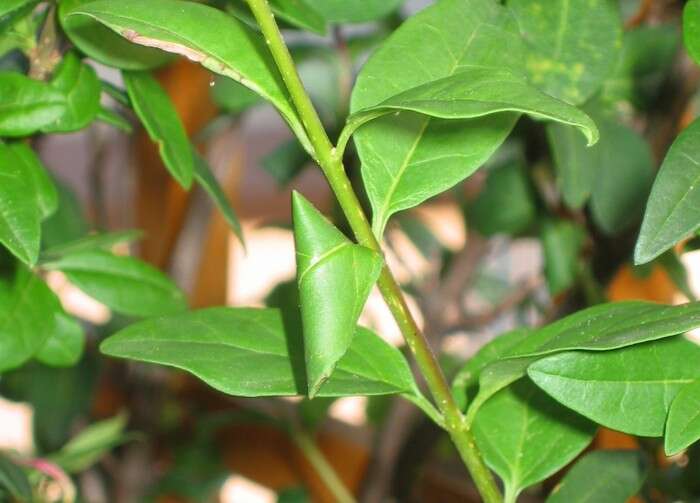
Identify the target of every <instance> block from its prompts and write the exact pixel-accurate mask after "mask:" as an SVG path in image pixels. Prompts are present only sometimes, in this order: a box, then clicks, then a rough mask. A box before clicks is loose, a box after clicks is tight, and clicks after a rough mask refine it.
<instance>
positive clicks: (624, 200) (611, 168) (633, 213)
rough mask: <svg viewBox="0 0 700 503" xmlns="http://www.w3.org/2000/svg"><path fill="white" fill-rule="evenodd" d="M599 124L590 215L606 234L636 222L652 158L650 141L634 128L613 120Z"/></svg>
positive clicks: (649, 178) (650, 179)
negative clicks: (599, 132)
mask: <svg viewBox="0 0 700 503" xmlns="http://www.w3.org/2000/svg"><path fill="white" fill-rule="evenodd" d="M600 124H601V132H602V135H603V136H602V139H601V141H600V143H599V144H598V145H597V148H598V154H599V156H598V157H597V161H598V166H597V168H596V166H595V165H589V166H588V169H591V170H593V171H594V173H595V175H596V176H595V180H594V181H593V192H592V194H591V214H592V215H593V220H594V221H595V222H596V224H597V225H598V226H599V227H600V228H601V229H602V230H603V231H604V232H605V233H607V234H615V233H618V232H621V231H623V230H625V229H627V228H629V227H630V226H632V225H635V224H637V223H638V222H639V221H640V220H641V218H642V215H643V213H644V203H645V202H646V199H647V196H648V195H649V190H650V188H651V184H652V182H653V180H654V165H653V164H654V161H653V158H652V153H651V148H650V147H649V144H648V143H647V142H646V140H644V138H643V137H641V136H640V135H639V134H638V133H636V132H635V131H634V130H632V129H630V128H629V127H627V126H624V125H622V124H618V123H615V122H612V121H609V120H608V121H604V122H603V123H600Z"/></svg>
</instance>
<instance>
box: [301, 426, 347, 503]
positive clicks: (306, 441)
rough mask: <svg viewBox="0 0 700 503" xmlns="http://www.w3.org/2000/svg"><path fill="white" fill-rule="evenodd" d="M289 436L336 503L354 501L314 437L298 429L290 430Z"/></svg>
mask: <svg viewBox="0 0 700 503" xmlns="http://www.w3.org/2000/svg"><path fill="white" fill-rule="evenodd" d="M291 436H292V439H293V440H294V443H295V444H296V445H297V447H299V449H300V450H301V452H303V453H304V456H305V457H306V459H307V460H308V462H309V463H311V466H313V467H314V470H316V473H317V474H318V476H319V477H321V480H323V483H324V484H325V485H326V487H327V488H328V490H329V491H330V492H331V493H332V494H333V498H334V500H335V501H337V502H338V503H355V498H354V497H353V496H352V494H350V491H348V489H347V488H346V487H345V484H343V481H342V480H340V478H339V477H338V474H337V473H336V472H335V470H334V469H333V467H332V466H331V465H330V463H329V462H328V459H326V457H325V456H324V455H323V453H322V452H321V450H320V449H319V448H318V446H317V445H316V442H315V441H314V439H313V438H311V437H310V436H309V434H308V433H306V432H304V431H300V430H295V431H292V434H291Z"/></svg>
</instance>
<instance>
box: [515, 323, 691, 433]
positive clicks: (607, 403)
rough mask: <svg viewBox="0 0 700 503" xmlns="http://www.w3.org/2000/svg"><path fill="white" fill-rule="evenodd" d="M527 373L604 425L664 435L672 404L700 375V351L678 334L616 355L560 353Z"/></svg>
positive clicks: (555, 394)
mask: <svg viewBox="0 0 700 503" xmlns="http://www.w3.org/2000/svg"><path fill="white" fill-rule="evenodd" d="M527 373H528V375H529V376H530V378H531V379H532V380H533V381H534V382H535V383H536V384H537V385H538V386H539V387H540V388H542V389H543V390H544V391H546V392H547V393H548V394H549V395H550V396H552V397H553V398H554V399H555V400H557V401H558V402H560V403H562V404H564V405H566V406H567V407H569V408H571V409H573V410H575V411H577V412H579V413H580V414H583V415H584V416H586V417H588V418H590V419H592V420H593V421H596V422H597V423H600V424H602V425H603V426H606V427H608V428H612V429H614V430H618V431H622V432H625V433H630V434H632V435H640V436H648V437H660V436H661V435H663V433H664V425H665V423H666V416H667V415H668V411H669V408H670V406H671V402H672V401H673V399H674V398H675V396H676V395H677V394H678V392H679V391H681V390H682V389H683V388H684V387H685V386H686V385H688V384H690V383H692V382H693V381H694V380H696V379H698V378H699V377H700V348H699V347H698V346H696V345H695V344H693V343H692V342H689V341H688V340H686V339H685V338H683V337H682V336H678V337H674V338H670V339H668V340H664V341H654V342H649V343H646V344H639V345H636V346H631V347H627V348H622V349H618V350H615V351H604V352H583V351H576V352H567V353H560V354H556V355H553V356H548V357H546V358H543V359H541V360H538V361H537V362H535V363H533V364H532V365H530V367H529V368H528V371H527Z"/></svg>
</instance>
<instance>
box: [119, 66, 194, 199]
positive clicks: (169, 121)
mask: <svg viewBox="0 0 700 503" xmlns="http://www.w3.org/2000/svg"><path fill="white" fill-rule="evenodd" d="M123 76H124V84H125V85H126V90H127V92H128V93H129V98H131V103H132V104H133V107H134V111H135V112H136V115H138V117H139V119H140V120H141V123H142V124H143V125H144V127H145V128H146V131H148V135H149V136H150V137H151V139H152V140H153V141H154V142H156V143H157V144H158V148H159V149H160V156H161V158H162V159H163V162H164V163H165V166H166V167H167V168H168V171H170V173H171V174H172V175H173V177H174V178H175V179H176V180H177V181H178V182H179V183H180V185H182V186H183V187H185V188H189V187H190V185H191V184H192V178H193V176H194V157H193V154H192V148H191V147H190V141H189V139H188V138H187V132H186V131H185V126H183V124H182V121H181V120H180V117H179V116H178V114H177V110H175V105H173V103H172V101H170V97H169V96H168V95H167V94H166V92H165V90H164V89H163V88H162V87H161V86H160V84H159V83H158V81H157V80H156V79H155V78H154V77H153V76H152V75H151V74H150V73H148V72H123Z"/></svg>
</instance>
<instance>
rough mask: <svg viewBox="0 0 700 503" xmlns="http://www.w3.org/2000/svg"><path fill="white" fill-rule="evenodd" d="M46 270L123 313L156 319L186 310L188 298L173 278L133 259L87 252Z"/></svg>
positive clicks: (49, 263)
mask: <svg viewBox="0 0 700 503" xmlns="http://www.w3.org/2000/svg"><path fill="white" fill-rule="evenodd" d="M43 267H44V269H48V270H58V271H61V272H63V273H64V274H65V275H66V276H67V277H68V279H69V280H70V281H71V283H73V284H74V285H75V286H77V287H78V288H80V289H81V290H82V291H84V292H85V293H86V294H88V295H89V296H91V297H93V298H94V299H96V300H98V301H100V302H102V303H104V304H106V305H107V306H108V307H110V308H112V309H114V310H115V311H118V312H120V313H124V314H130V315H133V316H157V315H160V314H167V313H173V312H178V311H182V310H184V309H185V308H186V303H185V296H184V295H183V294H182V292H181V291H180V290H178V288H177V287H176V286H175V285H174V284H173V282H172V281H171V280H170V278H168V277H167V276H165V275H164V274H163V273H162V272H160V271H159V270H157V269H156V268H154V267H153V266H151V265H148V264H146V263H145V262H141V261H140V260H137V259H134V258H131V257H122V256H118V255H112V254H111V253H107V252H104V251H100V250H85V251H80V252H76V253H71V254H69V255H65V256H62V257H60V258H58V259H57V260H54V261H52V262H48V263H46V264H44V265H43Z"/></svg>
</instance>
